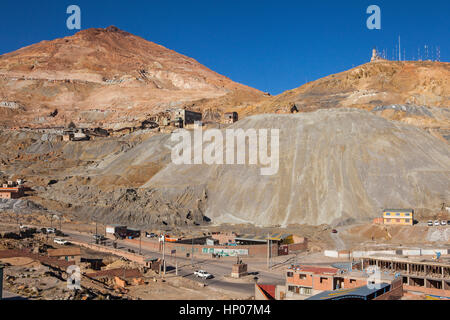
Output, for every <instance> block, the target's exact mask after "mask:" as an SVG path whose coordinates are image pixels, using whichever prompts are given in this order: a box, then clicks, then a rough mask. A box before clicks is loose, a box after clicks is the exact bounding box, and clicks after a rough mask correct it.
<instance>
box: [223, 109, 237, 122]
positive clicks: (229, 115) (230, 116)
mask: <svg viewBox="0 0 450 320" xmlns="http://www.w3.org/2000/svg"><path fill="white" fill-rule="evenodd" d="M223 116H224V120H223V122H224V123H227V124H233V123H235V122H237V121H238V120H239V115H238V113H237V112H226V113H225V114H224V115H223Z"/></svg>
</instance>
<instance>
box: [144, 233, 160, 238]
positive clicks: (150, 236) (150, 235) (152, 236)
mask: <svg viewBox="0 0 450 320" xmlns="http://www.w3.org/2000/svg"><path fill="white" fill-rule="evenodd" d="M145 236H146V237H147V238H156V237H157V236H158V235H157V234H155V233H153V232H152V233H148V232H146V233H145Z"/></svg>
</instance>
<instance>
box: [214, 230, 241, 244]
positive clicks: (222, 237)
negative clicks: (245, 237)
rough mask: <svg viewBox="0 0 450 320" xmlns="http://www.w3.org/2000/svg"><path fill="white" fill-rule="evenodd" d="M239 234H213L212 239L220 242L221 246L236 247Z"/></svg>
mask: <svg viewBox="0 0 450 320" xmlns="http://www.w3.org/2000/svg"><path fill="white" fill-rule="evenodd" d="M236 237H237V234H236V233H234V232H213V233H212V235H211V238H213V239H214V240H217V241H219V244H220V245H235V244H236Z"/></svg>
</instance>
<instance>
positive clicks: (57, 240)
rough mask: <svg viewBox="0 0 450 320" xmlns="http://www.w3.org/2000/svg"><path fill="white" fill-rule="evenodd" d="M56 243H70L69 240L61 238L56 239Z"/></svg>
mask: <svg viewBox="0 0 450 320" xmlns="http://www.w3.org/2000/svg"><path fill="white" fill-rule="evenodd" d="M53 242H54V243H57V244H60V245H63V246H64V245H66V244H69V241H67V240H64V239H60V238H56V239H55V240H53Z"/></svg>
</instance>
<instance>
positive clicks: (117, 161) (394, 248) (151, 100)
mask: <svg viewBox="0 0 450 320" xmlns="http://www.w3.org/2000/svg"><path fill="white" fill-rule="evenodd" d="M146 5H147V4H144V2H142V6H143V8H142V9H139V12H144V11H145V10H147V9H148V10H149V8H147V7H145V6H146ZM152 5H155V6H156V3H155V4H153V3H152ZM165 5H166V4H165V2H160V3H158V6H165ZM195 5H199V4H197V2H195ZM195 5H194V2H191V3H189V6H187V7H189V10H191V11H195V12H189V13H186V15H185V16H184V18H186V17H187V19H188V20H189V21H193V22H195V26H196V28H203V29H202V30H206V31H208V32H204V34H208V38H205V37H206V36H201V34H203V32H202V33H200V32H199V35H197V34H195V35H194V36H195V37H197V36H198V37H199V38H198V39H197V38H195V39H194V38H192V37H193V35H192V34H191V33H193V30H192V26H191V25H181V24H180V25H178V24H177V23H179V19H178V18H177V16H176V14H177V12H178V11H180V9H179V7H178V6H175V5H173V4H172V5H171V7H170V8H169V7H168V8H167V12H170V15H172V14H173V15H174V18H172V17H171V18H170V19H168V18H167V15H163V14H162V13H161V17H163V18H164V23H162V22H161V21H159V20H158V19H159V18H158V19H157V20H155V21H156V22H155V25H158V28H156V27H155V25H145V23H144V22H143V23H142V24H143V26H142V29H140V27H139V26H138V25H139V23H137V22H136V21H139V20H135V19H134V18H133V22H132V23H131V22H130V23H128V24H127V23H126V22H123V21H122V20H123V19H126V17H123V19H122V20H121V22H120V23H122V24H123V27H122V28H125V27H129V31H130V32H128V31H124V30H122V29H120V28H118V27H115V26H110V27H106V28H105V27H101V28H100V27H99V28H89V29H82V30H77V29H73V30H72V29H70V30H69V31H70V33H69V31H68V30H66V29H65V28H66V26H65V25H62V26H61V28H62V27H64V30H63V31H60V30H59V29H57V28H55V31H52V32H51V33H50V32H44V29H42V28H44V27H45V24H43V25H42V26H41V24H39V23H38V24H37V25H36V26H34V27H33V28H31V27H28V29H27V32H30V31H29V30H33V35H31V34H30V35H29V36H27V37H26V39H25V40H26V41H25V40H23V39H22V40H20V41H19V40H17V39H15V37H16V36H15V35H16V32H15V31H14V30H9V31H8V37H6V35H4V37H5V41H3V39H4V38H3V37H2V45H4V46H5V47H4V50H3V51H2V52H0V54H1V55H0V299H1V300H9V301H11V300H28V301H31V300H33V301H34V300H74V301H75V300H76V301H79V300H83V301H84V300H133V301H135V300H158V303H161V302H160V301H159V300H171V302H172V301H175V300H188V302H189V303H187V302H184V301H183V302H180V303H182V307H183V308H184V309H180V308H178V309H177V310H176V312H178V315H181V314H180V312H183V315H192V314H196V315H202V316H204V317H208V316H211V317H212V318H213V315H214V314H216V313H217V312H216V311H212V310H213V309H211V306H210V305H206V304H205V305H204V306H199V305H198V304H195V303H194V302H198V301H203V302H205V303H206V302H208V301H215V300H230V301H235V302H236V303H243V302H249V303H253V304H254V305H257V304H258V305H259V306H266V305H270V303H266V302H267V301H272V303H273V304H274V305H278V302H273V301H288V300H290V301H292V300H295V301H298V304H297V302H296V304H295V308H298V309H300V308H302V304H304V305H306V304H307V303H308V301H331V300H342V301H345V300H353V301H354V300H364V301H366V300H441V301H448V300H450V145H449V143H450V109H449V108H450V103H449V102H450V81H449V80H450V63H449V62H445V61H444V60H445V59H447V61H448V55H447V56H445V54H448V53H446V52H445V51H444V50H442V53H441V49H440V45H439V43H437V41H438V40H439V39H440V37H442V40H441V41H442V44H441V45H445V44H446V43H448V31H447V37H445V32H444V31H442V30H444V29H445V28H444V27H443V26H441V24H442V23H441V22H440V21H441V20H442V21H444V22H447V26H448V10H447V11H446V10H445V6H444V5H442V8H441V7H438V9H436V10H439V11H442V12H447V16H443V18H442V19H441V20H439V19H438V18H436V19H433V25H434V24H436V25H438V26H436V28H441V29H442V30H441V29H439V30H441V31H439V32H438V31H433V32H431V31H428V32H429V34H433V35H434V36H435V38H433V39H434V40H433V41H436V43H435V44H433V45H432V46H431V45H430V46H428V45H425V47H424V46H423V44H420V43H422V42H424V41H425V40H424V39H422V38H420V37H419V35H418V33H419V32H412V31H411V32H410V33H409V34H408V37H409V38H408V39H407V40H406V39H405V40H404V37H406V35H401V36H402V38H400V37H399V36H398V35H397V34H394V33H395V32H397V31H395V30H394V31H392V30H390V31H385V32H384V33H383V34H382V37H381V36H380V38H379V39H378V38H377V37H369V36H368V35H367V34H366V33H364V36H361V38H364V42H363V41H362V40H361V41H358V42H357V41H355V39H358V38H357V36H356V35H354V34H353V33H350V31H348V30H344V31H345V32H344V31H343V29H342V28H340V30H339V32H342V34H339V36H337V35H336V36H333V37H323V35H321V34H319V32H317V30H313V29H312V28H315V27H311V29H306V28H303V27H302V28H303V29H302V30H301V31H300V30H299V31H298V32H297V31H293V30H297V29H293V30H290V31H289V30H286V31H280V30H281V29H280V30H278V29H276V30H275V28H274V31H273V32H274V33H273V34H268V35H264V38H260V39H259V38H258V39H254V38H252V36H251V35H250V34H248V33H246V32H241V30H240V31H239V34H236V32H234V33H232V30H234V29H233V28H231V27H232V26H231V25H230V24H224V25H222V22H223V21H222V20H220V19H219V18H217V21H214V26H210V28H209V27H208V26H206V25H205V26H204V25H203V23H207V21H206V22H204V20H216V18H215V16H212V15H211V17H213V18H211V19H205V15H203V16H201V17H200V16H198V12H197V9H193V10H192V8H190V6H193V7H195ZM291 5H292V6H294V4H290V5H289V6H291ZM11 6H12V5H11ZM85 6H86V7H87V6H88V5H87V2H85ZM236 6H237V5H236ZM311 6H312V4H311ZM343 6H347V5H343ZM386 6H387V4H386ZM82 7H83V6H82ZM175 7H177V8H178V11H177V10H174V8H175ZM239 7H240V6H239ZM287 8H289V9H285V10H290V12H293V13H295V11H291V9H290V7H287ZM128 9H129V10H132V9H133V6H132V5H127V10H128ZM144 9H145V10H144ZM241 9H242V8H241ZM241 9H239V10H241ZM347 9H348V8H347ZM363 9H366V8H363ZM17 10H18V9H17ZM20 10H22V9H20ZM55 10H56V9H55ZM58 10H59V9H58ZM82 10H84V8H82ZM134 10H137V9H136V8H134ZM148 10H147V11H148ZM183 10H184V9H183ZM186 10H188V9H187V8H186ZM211 10H213V11H214V12H221V11H220V10H219V9H215V8H213V9H211ZM233 10H235V9H234V8H233ZM242 10H244V9H242ZM257 10H258V16H259V10H262V11H263V10H268V9H267V6H266V5H258V8H257ZM296 10H299V12H300V11H302V12H303V11H304V8H297V9H296ZM321 10H322V8H321ZM333 10H334V9H333ZM358 10H359V9H358ZM383 10H384V9H383ZM50 11H51V10H50ZM322 11H323V10H322ZM348 11H349V12H350V11H351V12H353V11H352V10H350V9H349V10H348ZM386 11H387V9H386ZM84 12H85V11H83V15H82V16H83V17H89V16H96V12H95V11H94V9H92V11H89V10H88V9H86V15H85V14H84ZM130 12H131V11H130ZM383 12H384V11H383ZM135 13H136V11H135ZM157 13H158V14H157V15H158V16H159V15H160V14H159V12H157ZM61 14H62V16H61V17H63V14H66V13H65V12H62V13H61ZM130 14H131V13H130ZM167 14H168V13H167ZM253 14H254V12H253ZM268 14H269V12H268ZM273 14H275V13H273ZM365 14H366V13H365V10H363V11H361V17H359V16H358V18H357V19H356V18H355V19H356V20H357V21H360V20H361V18H362V17H363V16H364V15H365ZM8 15H9V14H8ZM8 15H6V16H8ZM127 15H128V12H127ZM127 15H125V14H123V15H122V14H121V16H127ZM191 15H194V16H195V17H191ZM392 15H393V14H392V13H390V16H392ZM250 16H251V14H246V18H245V21H244V22H243V23H239V25H241V24H242V25H248V26H251V25H253V24H252V23H253V22H252V21H253V20H251V19H253V18H251V17H250ZM270 16H272V13H270ZM386 16H387V14H386ZM61 17H57V18H56V17H53V18H54V20H49V21H56V20H57V21H59V20H61V19H62V18H61ZM5 18H6V19H7V18H8V17H5ZM109 18H110V17H106V13H105V20H104V21H108V19H109ZM386 18H387V17H386ZM49 19H50V18H49ZM83 19H84V18H83ZM86 19H87V18H86ZM130 19H131V18H130ZM155 19H156V15H155ZM161 19H162V18H161ZM180 19H181V18H180ZM247 19H249V20H247ZM25 20H27V19H23V18H22V19H17V21H21V23H22V21H25ZM237 20H239V21H241V20H242V19H241V18H240V17H238V18H236V19H235V20H234V21H237ZM290 20H295V21H294V22H295V25H297V24H299V25H301V23H303V22H302V18H299V19H290V18H286V17H283V21H282V22H283V23H280V25H281V26H284V24H285V23H292V21H290ZM297 20H298V21H297ZM362 20H364V19H362ZM362 20H361V21H362ZM416 20H417V19H415V20H414V21H416ZM6 21H7V22H8V21H9V20H6ZM62 21H63V22H64V19H62ZM83 21H84V20H83ZM351 21H352V20H351V19H350V18H349V23H351ZM160 22H161V23H162V24H161V26H160V25H159V24H158V23H160ZM241 22H242V21H241ZM58 23H59V22H58ZM95 23H97V22H95ZM152 23H153V22H152ZM223 23H225V22H223ZM227 23H229V22H227ZM273 23H276V24H278V22H277V20H274V22H273ZM358 23H359V22H358ZM87 24H88V23H87V21H86V25H87ZM89 24H90V25H92V24H94V22H92V21H90V22H89ZM197 24H198V25H197ZM235 24H236V23H235V22H233V25H235ZM398 24H399V25H401V24H402V23H400V22H398ZM38 25H39V26H38ZM83 25H84V22H83ZM16 26H17V28H19V26H18V24H17V23H16ZM52 26H53V25H52ZM217 26H220V27H221V28H222V29H223V30H226V32H230V39H222V38H221V37H220V35H221V34H222V35H223V32H222V31H223V30H222V29H221V32H220V33H218V34H216V30H217V29H214V28H216V27H217ZM270 26H271V28H272V25H270ZM349 26H352V27H349V28H347V29H352V32H353V31H354V30H353V29H354V28H353V25H351V24H349ZM213 27H214V28H213ZM234 27H235V26H234ZM241 27H242V26H240V27H239V28H241ZM259 27H260V26H259V25H258V26H256V27H255V28H254V29H255V30H256V29H258V28H259ZM293 27H295V26H293ZM321 27H323V26H321ZM362 27H364V28H366V25H361V28H362ZM413 27H415V26H411V28H413ZM421 27H423V28H426V27H427V24H426V23H423V24H421ZM174 28H175V29H174ZM184 28H186V30H184ZM326 29H327V32H330V33H333V34H334V32H335V31H334V30H332V29H334V28H326ZM143 30H144V31H143ZM170 30H172V31H173V30H176V32H175V31H173V33H174V34H172V35H171V36H169V34H168V33H169V31H170ZM305 30H306V31H305ZM364 30H365V29H364ZM433 30H434V29H433ZM436 30H437V29H436ZM447 30H448V28H447ZM47 31H48V30H47ZM163 31H164V32H166V34H165V35H163V34H162V32H163ZM2 32H5V31H4V30H3V31H2V28H0V33H2ZM64 32H65V33H64ZM132 32H133V33H132ZM285 32H287V37H289V38H284V36H285V35H284V33H285ZM302 32H303V33H302ZM305 32H307V34H308V36H311V37H317V39H316V38H311V39H314V41H312V40H311V39H309V38H308V39H306V40H305V41H303V40H302V39H301V38H299V37H300V35H301V34H305ZM354 32H355V33H356V32H357V31H354ZM367 32H377V31H375V30H373V31H372V30H368V31H367ZM390 33H392V34H390ZM424 33H425V32H424ZM9 34H12V35H14V37H12V36H9ZM27 34H28V33H27ZM57 34H59V35H60V38H57V39H53V40H45V39H48V38H50V37H52V36H53V35H57ZM135 34H136V35H135ZM138 34H140V35H138ZM372 34H373V33H372ZM372 34H371V35H372ZM378 34H380V33H378ZM387 34H389V37H388V35H387ZM65 35H68V36H65ZM212 35H213V36H212ZM23 37H24V36H23ZM55 37H56V36H55ZM415 37H417V39H416V38H415ZM6 38H7V39H6ZM216 38H217V39H216ZM219 38H220V46H219V45H218V43H217V41H218V39H219ZM338 38H339V39H338ZM152 39H153V40H154V41H156V39H159V40H160V41H161V42H164V44H165V45H167V46H170V47H172V48H178V49H179V50H182V51H183V52H185V53H190V54H192V55H196V57H194V58H195V59H198V60H195V59H194V58H190V57H188V56H186V55H184V54H180V53H178V52H176V51H174V50H171V49H168V48H166V47H164V46H162V45H159V44H156V43H154V42H152V41H153V40H152ZM180 39H184V40H183V41H181V40H180ZM274 39H275V40H274ZM283 39H284V40H283ZM286 39H288V40H286ZM44 40H45V41H44ZM151 40H152V41H151ZM300 40H301V41H300ZM27 41H30V43H28V42H27ZM274 41H275V42H274ZM402 41H404V42H405V43H406V44H405V45H404V42H402ZM407 41H408V42H407ZM414 41H417V43H418V44H414V47H413V44H412V43H415V42H414ZM420 41H422V42H420ZM430 41H431V40H430ZM284 42H289V46H288V47H286V46H285V45H284V44H283V43H284ZM300 42H302V43H303V42H306V44H302V45H304V46H303V47H298V46H299V45H300V44H299V43H300ZM341 42H343V43H341ZM25 43H26V46H25ZM33 43H35V44H33ZM192 43H196V44H197V45H196V46H195V47H191V44H192ZM199 43H202V44H203V45H202V47H198V44H199ZM214 43H215V45H213V44H214ZM249 43H250V44H253V45H254V46H256V45H257V44H258V46H259V45H261V48H259V47H258V48H256V47H253V48H249V47H248V45H249ZM338 43H339V44H338ZM386 43H393V44H394V45H393V46H394V47H393V48H383V47H381V45H382V44H384V46H386ZM426 43H428V42H426ZM232 45H233V46H232ZM21 46H22V47H23V48H21V49H19V50H17V49H18V48H19V47H21ZM311 46H313V47H311ZM404 46H405V47H406V48H405V47H404ZM417 46H419V47H417ZM445 48H447V49H448V45H447V47H443V49H445ZM390 49H392V50H390ZM15 50H16V51H15ZM390 51H393V54H389V53H390ZM447 51H448V50H447ZM412 52H414V54H412ZM269 53H270V55H268V54H269ZM257 55H258V57H260V58H258V57H257ZM244 58H245V61H244V60H243V59H244ZM199 61H203V63H206V64H208V66H210V67H212V66H216V67H217V69H220V70H222V71H224V73H225V70H227V71H226V74H227V76H224V75H221V74H219V73H217V72H215V71H213V70H211V69H209V68H208V67H206V66H204V65H202V64H201V63H200V62H199ZM219 66H220V68H219ZM252 70H253V71H252ZM305 70H306V71H305ZM250 71H252V72H250ZM269 71H270V72H269ZM247 72H249V74H248V75H247V74H246V73H247ZM269 73H270V75H269ZM272 73H273V75H272ZM280 73H281V74H280ZM229 77H230V78H229ZM231 77H232V78H234V79H246V81H248V82H249V83H250V82H251V81H252V82H251V83H252V84H255V85H254V86H255V88H253V87H250V86H248V85H244V84H241V83H238V82H235V81H233V80H231ZM256 86H258V87H259V88H260V89H256ZM281 86H283V89H280V87H281ZM292 88H294V89H292ZM263 89H264V90H263ZM268 89H271V90H272V91H273V92H272V93H269V92H267V91H268ZM288 89H289V90H288ZM285 90H288V91H285ZM231 131H232V132H236V133H237V134H236V136H234V137H231V141H233V143H230V144H228V141H226V142H227V143H226V144H225V143H221V141H219V140H220V139H218V138H216V137H218V136H220V134H222V136H225V134H226V133H227V132H231ZM251 132H257V133H259V132H265V133H269V132H277V135H276V137H277V139H276V143H274V141H270V142H269V141H268V140H269V137H268V136H267V134H266V136H261V135H259V136H258V137H257V138H256V139H255V141H256V140H258V143H257V145H253V143H252V141H253V140H252V139H253V138H252V137H250V133H251ZM197 133H201V134H204V135H207V134H208V135H209V137H211V140H209V141H207V143H206V142H205V143H203V144H199V145H197V143H192V148H190V149H189V150H188V151H192V153H187V152H186V154H187V155H188V156H187V160H188V161H186V162H183V163H178V162H177V161H175V160H174V154H175V152H174V150H176V146H177V144H176V141H174V138H175V137H177V136H178V134H186V136H188V137H192V141H194V142H195V137H196V134H197ZM213 133H216V134H217V135H214V134H213ZM202 137H203V136H202ZM213 138H214V139H213ZM266 138H267V139H266ZM270 140H272V139H270ZM231 141H230V142H231ZM239 141H241V142H242V145H241V146H242V147H243V148H242V149H243V150H244V152H240V149H239V148H238V147H237V145H238V143H237V142H239ZM234 142H236V143H234ZM266 142H267V143H266ZM197 154H198V155H200V157H199V158H201V156H203V157H204V156H205V154H209V155H210V156H211V158H212V154H214V155H215V156H217V155H226V156H227V159H228V155H230V159H231V158H232V159H241V160H242V161H230V162H228V161H223V162H222V161H217V162H213V163H206V161H205V163H204V162H203V161H195V160H196V159H197V158H196V155H197ZM183 155H184V153H183ZM252 155H257V157H255V158H257V159H259V161H255V162H252V158H253V156H252ZM191 160H193V161H191ZM266 160H273V162H272V161H270V164H272V163H273V164H274V167H276V170H273V171H272V170H271V172H270V174H268V175H265V174H263V173H262V172H263V170H264V169H267V168H268V167H267V165H268V163H267V162H264V161H266ZM275 163H276V165H275ZM271 168H272V167H271ZM283 304H286V305H291V303H286V302H284V303H283ZM425 308H426V310H430V311H431V310H433V309H432V308H431V307H430V308H428V307H425ZM413 309H414V308H413ZM174 310H175V308H174ZM258 310H259V309H258ZM332 310H333V312H335V313H336V314H345V313H346V311H347V310H345V311H344V312H342V311H341V310H338V309H333V308H332ZM447 314H448V313H447ZM163 316H164V315H163ZM167 317H169V318H170V316H167ZM181 318H182V317H181ZM181 318H180V319H181ZM274 318H277V317H276V316H274ZM170 319H171V318H170ZM183 319H184V318H183Z"/></svg>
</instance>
